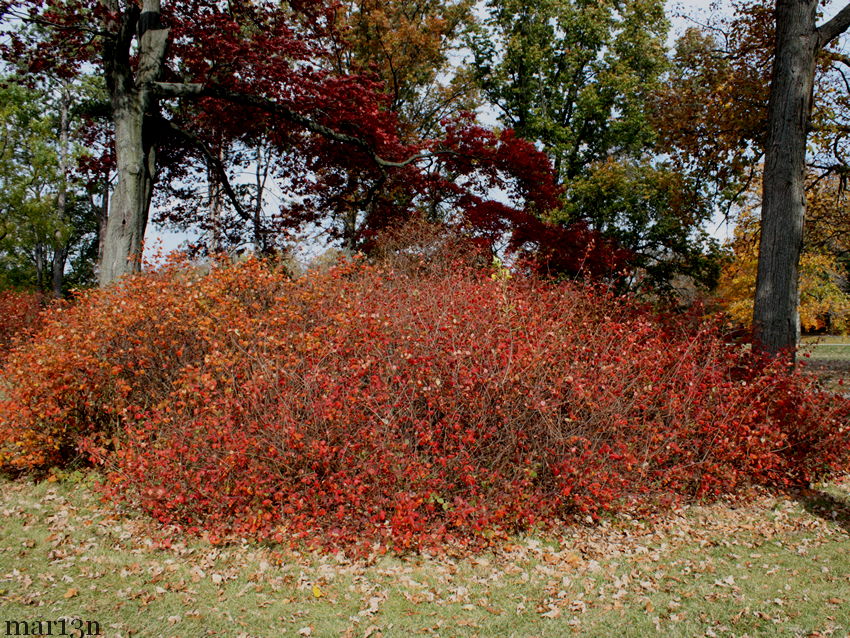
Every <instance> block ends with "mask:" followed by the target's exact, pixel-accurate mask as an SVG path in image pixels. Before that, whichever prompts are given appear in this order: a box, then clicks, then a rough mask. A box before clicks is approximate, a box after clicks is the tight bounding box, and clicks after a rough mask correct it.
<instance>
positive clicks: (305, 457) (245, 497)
mask: <svg viewBox="0 0 850 638" xmlns="http://www.w3.org/2000/svg"><path fill="white" fill-rule="evenodd" d="M391 252H396V253H398V251H397V250H394V251H391ZM401 252H402V253H403V250H402V251H401ZM399 263H400V264H401V263H402V262H399ZM404 263H405V264H406V265H405V267H404V269H403V271H392V270H390V269H388V268H380V267H373V266H366V265H363V264H361V263H360V262H358V261H355V262H353V263H347V264H343V265H340V266H337V267H334V268H331V269H329V270H327V271H325V272H321V273H313V274H312V275H309V276H305V277H302V278H300V279H296V280H292V279H290V278H288V277H287V276H286V275H284V274H283V273H282V272H280V271H279V270H276V269H275V268H274V267H272V266H271V265H269V264H267V263H264V262H262V261H257V260H254V259H250V260H248V261H246V262H244V263H240V264H238V265H233V266H220V267H215V268H213V269H212V271H211V272H210V273H209V274H203V273H201V272H200V271H198V270H191V269H186V268H177V267H170V268H167V269H165V270H163V271H161V272H157V273H153V274H147V275H143V276H137V277H134V278H131V279H127V280H125V281H123V282H122V283H121V284H120V285H118V286H115V287H113V288H110V289H107V290H102V291H93V292H90V293H86V295H84V296H83V297H82V298H81V299H80V300H79V301H78V302H77V304H76V305H74V306H64V307H61V308H58V309H56V310H54V311H53V313H52V316H51V318H50V320H49V321H48V322H47V324H46V326H45V327H44V329H43V330H42V332H41V333H40V335H39V338H38V339H36V340H35V341H33V342H32V343H31V344H30V345H29V346H28V347H27V348H26V349H23V350H18V351H17V352H15V353H14V354H13V355H12V357H11V359H10V362H9V365H7V367H6V368H5V369H4V370H3V373H2V375H3V378H4V381H5V388H4V392H5V393H6V394H7V395H8V396H7V398H6V399H4V400H3V401H2V402H0V454H2V458H0V463H2V466H3V467H4V468H5V469H6V471H12V472H15V471H24V470H39V469H42V470H43V469H45V468H47V467H50V466H51V465H54V464H59V463H66V462H68V461H70V460H73V458H74V457H75V455H77V454H79V451H78V450H79V448H80V445H81V444H82V445H83V446H84V448H85V449H86V450H88V452H89V453H90V454H91V455H92V456H93V458H94V459H96V460H98V461H99V462H102V463H104V466H105V468H104V469H105V471H106V474H107V477H108V482H107V485H106V486H105V490H106V492H107V494H109V495H110V496H111V497H112V498H115V499H120V500H125V501H126V502H128V503H130V504H132V505H134V506H136V507H139V508H141V509H143V510H145V511H147V512H149V513H150V514H151V515H153V516H155V517H156V518H157V519H158V520H160V521H162V522H163V523H168V524H175V525H178V526H180V527H182V528H183V529H185V530H188V531H190V532H200V531H201V530H206V531H209V532H210V533H214V534H217V535H221V534H238V535H242V536H245V535H249V536H253V537H257V538H266V539H274V540H278V541H281V540H284V539H294V538H298V539H304V540H306V541H308V542H310V543H315V544H320V545H323V546H325V547H328V548H338V547H352V546H358V547H361V548H363V547H369V546H371V545H372V544H373V543H374V542H379V543H381V544H384V545H391V546H394V547H400V548H407V547H423V546H432V545H439V544H440V543H443V542H446V541H448V540H451V541H453V542H454V541H458V542H464V543H472V544H480V543H486V542H487V539H488V538H490V537H492V535H494V534H497V535H498V534H502V533H504V532H507V531H511V530H519V529H526V528H528V527H529V526H532V525H536V524H538V523H543V524H554V523H555V521H557V520H559V519H564V518H570V517H580V518H584V517H585V516H588V515H590V516H593V517H597V516H598V515H599V514H600V513H601V512H603V511H605V510H610V509H619V510H623V509H626V510H646V509H647V508H650V507H654V506H656V505H658V504H659V503H669V502H671V501H673V502H675V501H682V500H692V499H695V498H709V497H712V496H716V495H718V494H722V493H726V492H730V491H733V490H735V489H736V488H737V487H738V486H740V485H741V484H744V483H747V482H758V483H764V484H774V485H776V484H779V485H787V484H804V483H806V482H807V481H809V480H812V479H815V478H817V477H820V476H822V475H823V474H824V473H825V472H828V471H830V469H831V468H832V469H838V468H846V467H847V464H846V462H847V454H848V451H850V445H848V440H847V431H846V424H847V420H848V417H850V402H848V401H846V400H842V399H840V398H838V397H836V396H834V395H830V394H825V393H819V392H817V391H815V390H813V389H812V388H811V387H810V383H809V381H808V380H807V379H806V378H805V377H803V376H801V375H799V374H795V373H790V372H788V371H787V370H786V369H784V368H782V367H775V366H773V365H768V364H765V363H764V362H753V361H752V360H751V359H750V357H749V355H748V353H747V352H746V350H745V349H743V348H742V347H740V346H736V345H733V344H729V343H726V342H724V341H723V339H722V335H721V334H720V332H719V329H718V327H717V326H716V325H715V324H713V323H711V322H709V323H703V324H698V325H692V324H691V323H690V322H688V321H683V320H681V319H680V318H677V319H674V318H663V317H658V316H655V315H652V314H650V313H648V312H647V311H645V310H642V309H641V308H638V307H635V306H633V305H631V304H629V303H628V302H623V301H621V300H617V299H615V298H614V297H612V296H611V295H609V294H608V293H607V292H606V291H605V290H604V289H601V288H596V287H591V286H588V285H582V284H573V283H562V284H554V283H545V282H540V281H537V280H535V279H533V278H525V277H522V276H519V275H514V276H510V277H509V276H507V273H506V272H505V271H504V269H502V270H500V271H499V272H498V273H496V275H497V276H495V277H491V273H490V272H489V271H484V272H482V270H480V269H471V268H468V267H465V266H462V265H461V264H459V263H458V260H456V259H450V260H449V261H448V262H443V265H442V266H441V267H440V268H437V269H430V270H429V269H427V268H423V267H422V264H421V263H420V264H411V263H409V262H404Z"/></svg>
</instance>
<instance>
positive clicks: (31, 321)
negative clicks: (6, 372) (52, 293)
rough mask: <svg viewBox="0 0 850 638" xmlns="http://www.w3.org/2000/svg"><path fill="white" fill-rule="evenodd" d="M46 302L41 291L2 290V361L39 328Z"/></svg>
mask: <svg viewBox="0 0 850 638" xmlns="http://www.w3.org/2000/svg"><path fill="white" fill-rule="evenodd" d="M44 303H45V299H44V295H42V294H41V293H39V292H33V291H16V290H0V363H2V362H3V360H4V359H5V358H6V356H7V355H8V352H9V350H11V349H12V348H13V347H14V346H15V344H17V343H20V342H22V341H23V340H25V339H27V338H28V337H29V336H31V335H32V334H33V333H34V332H35V331H36V330H37V329H38V328H39V326H40V324H41V314H40V313H41V309H42V307H43V306H44Z"/></svg>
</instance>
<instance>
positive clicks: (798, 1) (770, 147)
mask: <svg viewBox="0 0 850 638" xmlns="http://www.w3.org/2000/svg"><path fill="white" fill-rule="evenodd" d="M817 9H818V2H817V0H777V2H776V50H775V54H774V58H773V77H772V79H771V83H770V102H769V104H768V133H767V142H766V146H765V164H764V180H763V185H762V214H761V241H760V244H759V262H758V276H757V278H756V298H755V305H754V309H753V333H754V335H753V336H754V337H755V347H756V349H757V350H760V351H762V352H768V353H770V354H778V353H780V352H782V351H785V352H787V353H788V357H789V358H790V360H791V362H793V361H794V359H795V357H796V352H795V349H796V346H797V341H798V339H799V332H800V317H799V314H798V311H797V306H798V302H799V291H798V288H797V285H798V267H799V262H800V252H801V250H802V247H803V218H804V216H805V211H806V205H805V193H804V175H805V161H806V135H807V132H808V130H807V129H808V124H809V117H810V115H811V112H812V90H813V87H814V82H815V69H816V62H817V56H818V53H819V52H820V50H821V49H823V47H824V46H826V45H827V44H828V43H829V42H831V41H832V40H833V39H835V38H836V37H838V36H839V35H841V34H842V33H843V32H844V31H846V30H847V28H848V26H850V4H848V5H846V6H845V7H844V8H843V9H842V10H841V11H839V12H838V14H836V15H835V17H833V18H832V19H831V20H829V21H828V22H826V23H825V24H823V25H822V26H820V27H818V26H816V23H815V19H816V17H817Z"/></svg>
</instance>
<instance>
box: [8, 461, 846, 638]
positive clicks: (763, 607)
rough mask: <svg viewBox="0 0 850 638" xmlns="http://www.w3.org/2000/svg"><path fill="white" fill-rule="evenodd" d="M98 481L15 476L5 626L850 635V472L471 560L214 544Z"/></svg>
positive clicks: (151, 632) (231, 632) (197, 631)
mask: <svg viewBox="0 0 850 638" xmlns="http://www.w3.org/2000/svg"><path fill="white" fill-rule="evenodd" d="M92 478H93V477H92V476H91V475H86V474H80V473H74V474H69V475H66V476H65V477H64V478H63V479H62V480H60V481H59V482H53V483H51V482H42V483H39V484H33V483H27V482H20V481H19V482H8V481H7V482H3V483H2V484H0V488H2V494H0V517H2V531H0V627H3V626H4V625H5V621H6V620H28V621H31V620H34V619H58V618H60V617H78V618H82V619H84V620H94V621H97V622H98V623H99V625H100V629H101V633H102V635H105V636H113V637H117V636H121V637H126V636H156V637H164V638H167V637H169V636H178V637H181V638H183V637H186V636H193V637H194V636H240V637H242V638H247V637H259V636H270V637H271V636H296V637H297V636H358V637H363V636H373V637H376V636H385V637H390V636H399V637H402V636H415V635H437V636H482V637H484V636H498V637H500V638H501V637H504V638H508V637H510V636H517V637H523V638H529V637H532V636H572V635H576V636H622V637H624V638H628V637H639V636H640V637H643V636H672V637H678V636H681V637H683V638H684V637H686V636H687V637H692V636H741V637H743V636H750V637H755V636H771V637H774V636H819V635H822V636H826V635H830V636H842V637H843V636H847V635H848V634H850V531H848V530H850V481H843V482H837V483H835V484H833V485H831V486H829V487H828V488H826V489H822V490H819V491H812V492H810V493H808V494H805V495H797V496H796V497H795V498H791V497H777V496H770V495H765V494H760V495H756V496H755V498H754V500H752V501H748V502H729V503H721V504H715V505H711V506H704V507H692V508H687V509H685V510H683V511H680V512H676V513H673V514H671V515H669V516H666V517H663V518H661V519H659V520H656V521H652V522H648V521H641V520H631V519H615V520H610V521H607V522H604V523H602V524H601V525H597V526H588V527H582V528H573V529H569V530H566V531H565V532H564V534H563V535H561V536H559V537H547V538H523V539H516V540H514V541H513V542H512V543H511V544H509V545H506V546H503V547H501V548H499V549H498V550H496V551H494V552H492V553H490V554H486V555H479V556H473V557H452V556H442V557H437V556H428V555H414V556H407V557H397V556H375V557H371V558H370V559H368V560H365V561H364V560H361V561H351V560H348V559H346V558H345V556H343V555H342V554H339V555H337V556H321V555H316V554H311V553H306V552H295V551H292V550H282V549H281V548H274V547H263V546H257V545H252V544H249V543H244V544H242V545H239V546H230V547H223V548H221V547H214V546H212V545H210V544H209V543H207V542H205V541H204V540H202V539H191V540H183V541H180V542H174V543H173V544H172V545H171V547H169V548H163V546H164V545H166V544H167V543H165V542H164V539H165V536H164V532H163V530H160V529H157V528H156V527H154V526H153V525H152V524H150V523H149V522H147V521H146V520H143V519H140V518H137V517H133V516H131V515H120V514H119V513H117V512H115V511H114V510H113V509H111V508H110V507H108V506H105V505H102V504H101V503H100V502H99V500H98V498H97V495H96V493H95V492H94V490H93V489H92Z"/></svg>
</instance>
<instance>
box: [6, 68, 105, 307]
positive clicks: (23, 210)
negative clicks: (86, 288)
mask: <svg viewBox="0 0 850 638" xmlns="http://www.w3.org/2000/svg"><path fill="white" fill-rule="evenodd" d="M77 89H78V87H73V86H71V85H69V84H60V85H59V86H53V87H51V86H49V85H48V86H46V87H40V88H27V87H24V86H20V85H16V84H12V83H8V82H4V83H3V85H2V87H0V265H2V268H0V277H2V281H3V284H5V285H6V286H14V287H35V288H38V289H41V290H44V291H51V292H52V293H53V294H54V295H56V296H59V295H61V294H62V293H63V290H64V289H65V286H66V285H68V284H70V285H81V284H82V285H84V284H86V283H89V282H90V281H91V280H92V276H93V272H92V270H91V265H92V263H93V258H94V257H95V256H96V251H97V215H96V212H95V210H94V209H93V207H92V205H91V201H90V200H89V198H88V196H87V192H86V190H85V188H84V185H83V184H82V183H80V181H79V180H77V179H75V177H74V176H73V175H72V174H71V170H70V164H71V163H72V162H75V158H76V157H78V156H80V154H81V153H82V151H81V149H80V148H79V145H74V144H72V142H71V140H70V137H71V134H72V129H76V132H79V125H80V122H79V116H78V114H77V113H75V112H74V110H73V108H72V100H73V99H74V98H76V97H78V95H79V91H78V90H77ZM69 262H70V263H69ZM67 265H70V270H69V271H67V272H66V266H67ZM66 279H67V280H68V281H66Z"/></svg>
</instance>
